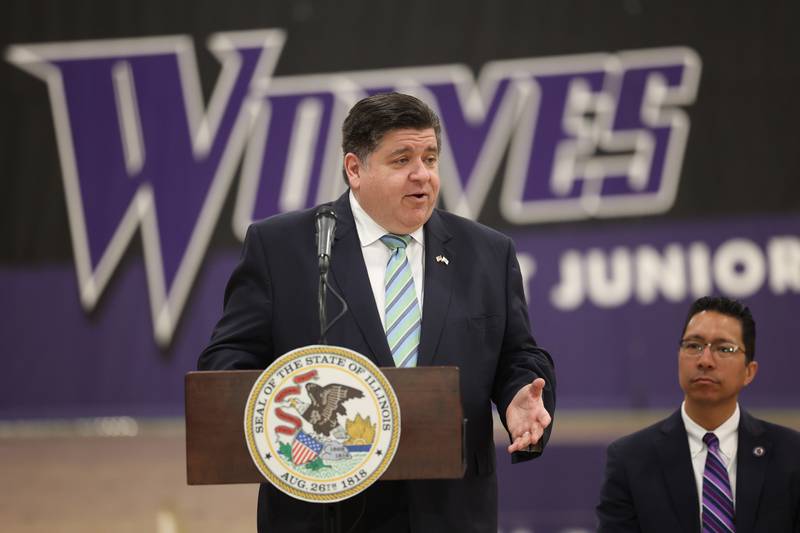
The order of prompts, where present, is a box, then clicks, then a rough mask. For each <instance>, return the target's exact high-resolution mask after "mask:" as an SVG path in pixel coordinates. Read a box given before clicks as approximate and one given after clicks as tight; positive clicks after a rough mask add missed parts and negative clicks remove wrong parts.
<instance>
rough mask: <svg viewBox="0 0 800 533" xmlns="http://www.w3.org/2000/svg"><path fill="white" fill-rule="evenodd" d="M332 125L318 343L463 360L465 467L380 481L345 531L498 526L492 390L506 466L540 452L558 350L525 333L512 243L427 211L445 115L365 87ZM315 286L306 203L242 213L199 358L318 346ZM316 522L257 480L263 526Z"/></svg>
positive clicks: (259, 361) (217, 365)
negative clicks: (340, 160) (250, 218)
mask: <svg viewBox="0 0 800 533" xmlns="http://www.w3.org/2000/svg"><path fill="white" fill-rule="evenodd" d="M342 133H343V143H342V146H343V152H344V172H345V178H346V180H347V182H348V185H349V187H350V190H349V191H348V192H347V193H345V194H344V195H342V196H341V197H340V198H339V199H338V200H336V201H335V202H333V203H332V204H331V207H332V209H333V211H334V212H335V215H336V221H337V223H336V230H335V239H334V242H333V247H332V253H331V256H332V257H331V262H330V279H329V282H330V285H331V287H332V288H335V290H336V291H337V292H339V293H341V295H342V296H343V297H344V300H345V301H346V302H347V306H348V309H349V310H348V312H347V313H346V314H345V315H344V316H343V317H342V318H341V320H339V321H337V322H336V323H335V324H333V325H332V327H331V328H330V331H329V332H328V333H327V340H328V342H329V343H330V344H332V345H338V346H344V347H347V348H350V349H352V350H355V351H357V352H359V353H361V354H363V355H365V356H366V357H369V358H370V359H372V360H373V361H374V362H375V363H377V364H378V365H379V366H430V365H444V366H452V365H455V366H458V367H459V368H460V379H461V395H462V402H463V408H464V416H465V417H466V418H467V419H468V424H467V432H466V459H467V469H466V474H465V477H464V479H461V480H434V481H411V482H380V481H379V482H377V483H375V484H374V485H372V486H370V487H369V488H368V489H366V490H365V491H364V492H362V493H361V494H360V495H358V496H356V497H355V498H353V499H351V500H348V501H346V502H345V503H344V506H345V509H344V510H343V512H342V514H343V524H344V528H343V529H344V530H348V529H349V528H350V526H351V525H355V527H356V528H357V529H355V530H356V531H365V532H366V531H369V532H379V531H387V532H388V531H391V532H395V531H403V532H405V531H414V532H429V531H430V532H432V531H476V532H486V533H489V532H491V533H495V532H496V531H497V481H496V476H495V472H494V453H495V451H494V444H493V440H492V411H491V402H494V403H495V405H496V406H497V409H498V412H499V413H500V416H501V418H502V420H503V423H504V424H505V426H506V429H507V430H508V432H509V435H510V438H511V444H510V446H509V447H508V451H509V453H511V454H512V460H513V461H515V462H516V461H519V460H526V459H531V458H533V457H536V456H538V455H539V454H540V453H541V452H542V449H543V447H544V445H545V444H546V443H547V440H548V438H549V434H550V421H551V416H552V413H553V410H554V407H555V375H554V371H553V362H552V359H551V358H550V356H549V355H548V354H547V352H545V351H544V350H542V349H540V348H538V347H537V345H536V343H535V341H534V339H533V337H532V335H531V333H530V326H529V323H528V313H527V304H526V302H525V297H524V294H523V289H522V278H521V275H520V271H519V265H518V263H517V258H516V253H515V250H514V245H513V243H512V241H511V239H509V238H508V237H506V236H504V235H502V234H500V233H498V232H496V231H494V230H491V229H489V228H487V227H485V226H482V225H480V224H477V223H475V222H472V221H469V220H466V219H463V218H460V217H457V216H455V215H452V214H449V213H447V212H443V211H440V210H438V209H436V203H437V199H438V194H439V176H438V163H439V152H440V148H441V142H440V124H439V119H438V117H437V116H436V114H435V113H434V112H433V111H432V110H431V109H430V108H429V107H428V106H427V105H426V104H424V103H423V102H422V101H420V100H418V99H417V98H414V97H412V96H408V95H403V94H397V93H389V94H379V95H374V96H370V97H368V98H365V99H363V100H361V101H360V102H358V103H357V104H356V105H355V106H354V107H353V108H352V109H351V111H350V113H349V115H348V117H347V119H346V120H345V122H344V125H343V128H342ZM317 289H318V260H317V253H316V249H315V210H307V211H301V212H294V213H287V214H282V215H278V216H275V217H271V218H269V219H266V220H264V221H261V222H258V223H255V224H253V225H252V226H251V227H250V228H249V230H248V232H247V237H246V238H245V243H244V248H243V252H242V258H241V261H240V263H239V265H238V266H237V267H236V270H235V271H234V272H233V275H232V276H231V279H230V281H229V283H228V286H227V289H226V291H225V306H224V312H223V315H222V318H221V319H220V321H219V323H218V324H217V327H216V329H215V330H214V333H213V336H212V339H211V342H210V343H209V345H208V347H207V348H206V349H205V351H204V352H203V354H202V355H201V356H200V361H199V368H200V369H201V370H221V369H257V368H264V367H266V366H267V365H269V364H270V363H271V362H272V361H273V360H274V359H276V358H277V357H279V356H281V355H282V354H284V353H286V352H288V351H290V350H292V349H295V348H298V347H301V346H305V345H309V344H316V343H317V342H318V339H319V338H320V331H319V321H318V307H317ZM330 303H331V302H330V301H329V304H330ZM329 307H331V309H332V310H333V309H334V308H333V307H332V306H329ZM453 438H458V437H457V436H455V435H454V436H453ZM321 523H322V510H321V506H320V505H317V504H309V503H305V502H301V501H299V500H294V499H292V498H290V497H289V496H286V495H284V494H283V493H281V492H279V491H278V490H277V489H275V488H273V487H272V486H270V485H266V484H265V485H262V486H261V490H260V493H259V505H258V529H259V531H261V532H267V531H270V532H272V531H281V532H284V531H316V530H318V529H319V528H320V524H321Z"/></svg>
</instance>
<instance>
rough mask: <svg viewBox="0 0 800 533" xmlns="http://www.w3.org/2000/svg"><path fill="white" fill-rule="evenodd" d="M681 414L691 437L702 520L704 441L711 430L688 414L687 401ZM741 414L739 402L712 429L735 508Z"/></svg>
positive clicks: (706, 451) (690, 442)
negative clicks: (726, 416) (725, 469)
mask: <svg viewBox="0 0 800 533" xmlns="http://www.w3.org/2000/svg"><path fill="white" fill-rule="evenodd" d="M681 416H682V417H683V425H684V426H685V427H686V435H687V436H688V437H689V453H690V454H691V456H692V468H694V479H695V481H696V482H697V499H698V500H699V502H700V520H702V519H703V471H704V470H705V468H706V455H708V446H706V443H705V442H703V436H704V435H705V434H706V433H709V431H708V430H707V429H705V428H703V427H702V426H700V425H699V424H698V423H697V422H695V421H694V420H692V419H691V418H690V417H689V415H688V414H686V402H683V403H682V404H681ZM739 416H740V413H739V404H738V403H737V404H736V410H735V411H734V412H733V414H732V415H731V416H730V418H728V419H727V420H726V421H725V422H723V423H722V424H721V425H720V426H719V427H718V428H716V429H715V430H713V431H712V433H714V435H716V436H717V439H719V451H720V455H721V456H722V461H723V462H724V463H725V466H726V468H727V470H728V480H729V481H730V483H731V494H733V506H734V508H736V452H737V450H738V448H739Z"/></svg>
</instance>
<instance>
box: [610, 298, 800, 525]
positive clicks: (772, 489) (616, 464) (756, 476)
mask: <svg viewBox="0 0 800 533" xmlns="http://www.w3.org/2000/svg"><path fill="white" fill-rule="evenodd" d="M755 337H756V330H755V321H754V320H753V316H752V314H751V313H750V310H749V309H748V308H747V307H745V306H744V305H742V304H741V303H740V302H737V301H735V300H731V299H729V298H724V297H704V298H700V299H699V300H697V301H696V302H694V303H693V304H692V306H691V308H690V309H689V313H688V315H687V317H686V322H685V324H684V328H683V335H682V337H681V340H680V343H679V347H678V377H679V382H680V386H681V388H682V389H683V392H684V401H683V404H682V405H681V408H680V409H679V410H677V411H675V412H674V413H673V414H672V415H671V416H670V417H669V418H667V419H665V420H662V421H660V422H658V423H656V424H654V425H652V426H650V427H648V428H645V429H643V430H641V431H638V432H636V433H634V434H632V435H628V436H626V437H623V438H622V439H619V440H617V441H616V442H613V443H612V444H611V445H610V446H609V447H608V460H607V464H606V475H605V480H604V483H603V488H602V491H601V494H600V504H599V505H598V506H597V517H598V521H599V527H598V531H600V532H627V531H637V532H648V533H650V532H652V533H659V532H664V533H667V532H669V533H674V532H700V531H702V532H703V533H706V532H734V531H735V532H738V533H745V532H764V533H767V532H768V533H778V532H787V533H791V532H794V533H798V532H800V433H798V432H796V431H793V430H791V429H789V428H785V427H782V426H778V425H775V424H771V423H769V422H765V421H763V420H759V419H758V418H755V417H753V416H752V415H750V414H748V413H747V412H746V411H744V410H741V409H740V408H739V403H738V397H739V392H740V391H741V390H742V388H744V387H746V386H747V385H749V384H750V383H751V382H752V381H753V379H754V378H755V376H756V373H757V371H758V363H757V362H756V361H754V357H755Z"/></svg>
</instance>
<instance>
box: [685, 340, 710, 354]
mask: <svg viewBox="0 0 800 533" xmlns="http://www.w3.org/2000/svg"><path fill="white" fill-rule="evenodd" d="M704 347H705V344H703V343H700V342H696V341H686V342H684V343H683V348H684V349H685V350H687V351H690V352H699V351H701V350H702V349H703V348H704Z"/></svg>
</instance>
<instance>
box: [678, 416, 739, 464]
mask: <svg viewBox="0 0 800 533" xmlns="http://www.w3.org/2000/svg"><path fill="white" fill-rule="evenodd" d="M740 416H741V413H740V412H739V404H738V403H737V404H736V409H735V410H734V411H733V414H732V415H731V416H730V417H728V419H727V420H726V421H725V422H723V423H722V424H720V426H719V427H718V428H716V429H714V430H712V431H713V433H714V434H715V435H716V436H717V438H718V439H719V449H720V451H721V452H722V454H723V455H724V456H725V457H726V458H727V459H728V460H730V459H732V458H733V455H734V454H735V453H736V446H737V444H738V443H737V441H736V436H737V431H738V430H739V418H740ZM681 417H682V418H683V425H684V426H685V427H686V434H687V435H688V436H689V452H690V453H691V455H692V457H694V456H696V455H697V454H698V453H700V452H701V451H703V450H704V449H705V447H706V444H705V443H704V442H703V436H704V435H705V434H706V433H708V430H707V429H705V428H704V427H702V426H700V424H698V423H697V422H695V421H694V420H692V419H691V418H690V417H689V415H688V414H687V413H686V402H685V401H684V402H683V403H682V404H681Z"/></svg>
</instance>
